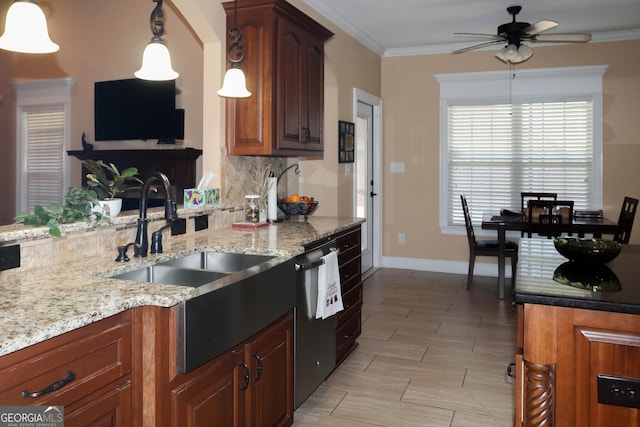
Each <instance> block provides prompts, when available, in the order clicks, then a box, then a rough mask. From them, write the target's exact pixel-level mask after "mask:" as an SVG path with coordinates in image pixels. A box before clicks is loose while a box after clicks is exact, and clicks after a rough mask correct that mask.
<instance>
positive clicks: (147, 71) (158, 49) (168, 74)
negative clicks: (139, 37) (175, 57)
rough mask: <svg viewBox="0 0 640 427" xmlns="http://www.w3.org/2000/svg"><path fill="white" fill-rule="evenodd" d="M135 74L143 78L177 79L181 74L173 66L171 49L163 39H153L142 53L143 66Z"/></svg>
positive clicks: (156, 79) (157, 79) (158, 79)
mask: <svg viewBox="0 0 640 427" xmlns="http://www.w3.org/2000/svg"><path fill="white" fill-rule="evenodd" d="M134 74H135V76H136V77H137V78H139V79H142V80H155V81H162V80H175V79H177V78H178V76H179V74H178V73H176V72H175V71H174V69H173V67H172V66H171V55H170V54H169V49H167V47H166V46H165V45H164V43H162V40H156V41H154V40H151V42H150V43H149V44H148V45H147V47H145V48H144V52H143V53H142V66H141V67H140V69H139V70H138V71H136V72H135V73H134Z"/></svg>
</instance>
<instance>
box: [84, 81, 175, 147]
mask: <svg viewBox="0 0 640 427" xmlns="http://www.w3.org/2000/svg"><path fill="white" fill-rule="evenodd" d="M181 117H182V122H183V121H184V119H183V117H184V111H183V110H182V111H181V110H178V111H177V110H176V83H175V80H169V81H161V82H158V81H148V80H140V79H125V80H112V81H106V82H95V86H94V138H95V140H96V141H122V140H132V139H143V140H147V139H159V140H173V139H180V138H183V137H184V136H183V135H181V133H183V132H184V130H183V129H180V123H179V122H180V121H181V120H180V118H181ZM183 126H184V125H183Z"/></svg>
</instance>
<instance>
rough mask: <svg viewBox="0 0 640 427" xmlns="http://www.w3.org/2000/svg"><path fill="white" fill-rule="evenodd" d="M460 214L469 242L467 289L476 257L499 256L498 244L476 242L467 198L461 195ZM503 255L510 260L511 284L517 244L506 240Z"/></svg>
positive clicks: (514, 276) (489, 241) (516, 255)
mask: <svg viewBox="0 0 640 427" xmlns="http://www.w3.org/2000/svg"><path fill="white" fill-rule="evenodd" d="M460 200H461V202H462V212H463V213H464V224H465V226H466V228H467V240H468V241H469V271H468V273H467V289H469V286H470V285H471V279H472V278H473V270H474V267H475V264H476V257H477V256H492V257H498V256H500V244H499V243H498V241H497V240H477V239H476V235H475V233H474V231H473V223H472V222H471V215H470V214H469V206H468V205H467V198H466V197H465V196H464V195H463V194H461V195H460ZM504 255H505V257H509V258H511V275H512V278H513V279H512V282H513V283H515V280H516V266H517V265H518V244H517V243H516V242H514V241H511V240H507V241H506V242H505V243H504Z"/></svg>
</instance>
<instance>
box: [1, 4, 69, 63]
mask: <svg viewBox="0 0 640 427" xmlns="http://www.w3.org/2000/svg"><path fill="white" fill-rule="evenodd" d="M0 49H5V50H11V51H14V52H22V53H51V52H57V51H58V49H60V46H58V45H57V44H55V43H54V42H52V41H51V39H50V38H49V30H48V29H47V20H46V19H45V17H44V13H43V12H42V9H40V6H38V5H37V4H36V3H35V2H33V1H28V0H18V1H15V2H14V3H13V4H12V5H11V7H10V8H9V10H8V11H7V19H6V23H5V26H4V34H3V35H2V37H0Z"/></svg>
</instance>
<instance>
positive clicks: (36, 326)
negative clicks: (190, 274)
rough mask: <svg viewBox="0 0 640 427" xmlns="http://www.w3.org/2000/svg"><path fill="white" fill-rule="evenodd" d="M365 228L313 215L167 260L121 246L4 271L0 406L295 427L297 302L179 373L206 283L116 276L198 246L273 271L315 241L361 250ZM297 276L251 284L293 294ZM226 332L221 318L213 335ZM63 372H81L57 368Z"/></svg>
mask: <svg viewBox="0 0 640 427" xmlns="http://www.w3.org/2000/svg"><path fill="white" fill-rule="evenodd" d="M119 221H125V222H126V221H127V220H126V219H119ZM159 222H160V224H159V225H161V223H162V222H161V221H159ZM362 222H363V221H362V220H361V219H357V218H331V217H312V218H309V221H308V222H305V221H285V222H282V223H277V224H272V225H269V226H268V227H264V228H258V229H255V230H249V231H247V230H237V229H233V228H232V227H228V226H227V227H224V226H223V227H219V228H216V229H208V230H201V231H197V232H194V233H187V234H184V235H178V236H166V237H167V239H166V240H165V243H164V248H165V251H164V253H163V254H157V255H151V254H150V255H149V256H148V257H147V258H142V259H139V258H134V257H131V261H129V262H126V263H118V262H115V261H114V259H115V257H116V251H115V249H116V248H115V245H114V246H108V247H104V248H100V250H98V251H96V252H95V253H94V254H93V255H91V256H85V253H83V251H82V250H78V251H77V253H73V254H71V256H69V255H70V254H67V255H65V259H66V261H65V262H61V263H60V265H49V266H48V267H47V268H32V267H29V268H25V270H24V271H21V269H16V270H13V271H8V272H3V273H2V274H3V277H2V278H3V280H2V283H1V284H0V289H1V290H2V292H1V293H0V309H2V313H3V314H2V316H1V317H0V328H2V329H1V330H2V331H3V334H2V337H1V338H0V356H2V357H0V384H3V386H2V387H0V403H3V404H14V405H15V404H30V405H64V406H65V422H66V423H67V422H68V425H94V424H96V425H105V424H108V425H122V426H129V425H149V426H152V425H153V426H159V425H175V426H178V425H180V426H187V425H192V426H198V425H203V426H212V425H230V424H229V423H233V424H234V425H290V423H291V422H292V414H293V395H292V387H293V377H292V376H293V359H292V357H293V316H292V308H293V305H290V306H288V308H287V309H286V310H284V309H283V311H282V313H280V312H278V315H277V316H272V317H271V318H270V320H269V322H270V323H269V324H266V323H265V324H264V325H261V326H260V328H262V329H259V328H256V329H255V331H257V332H255V333H254V332H251V334H252V335H251V336H249V335H248V334H247V336H245V337H244V338H242V340H241V341H238V343H237V345H235V346H234V347H233V348H230V349H228V350H227V351H226V352H224V353H222V354H220V355H219V356H217V357H215V358H214V359H213V360H210V361H209V362H203V364H202V365H200V366H198V367H195V368H194V369H192V370H190V371H189V372H184V373H181V372H177V370H176V364H177V362H176V360H177V359H178V358H179V357H180V350H179V349H178V348H177V346H176V342H177V341H176V337H178V336H179V335H180V331H179V330H178V329H179V327H180V326H179V325H180V322H177V319H178V318H179V317H180V307H182V306H184V305H185V303H187V302H189V301H194V300H195V299H197V298H199V297H201V296H202V293H203V292H205V291H203V289H207V287H209V288H211V285H210V284H207V285H205V286H202V287H189V286H175V285H166V284H154V283H147V282H136V281H128V280H121V279H116V278H114V277H113V276H115V275H118V274H122V273H125V272H130V271H133V270H138V269H141V268H147V267H149V266H153V265H155V264H159V263H162V262H165V261H170V260H173V259H176V258H181V257H184V256H185V255H189V254H195V253H199V252H202V251H213V252H233V253H245V254H246V253H249V254H258V255H269V256H270V257H272V258H271V259H270V260H269V261H266V264H269V266H270V267H269V268H273V269H277V268H281V267H284V266H285V265H287V266H291V268H293V258H294V257H296V256H297V255H299V254H301V253H303V252H304V250H305V248H304V246H306V245H308V244H311V243H314V242H318V241H323V240H326V239H329V238H337V239H338V241H339V242H340V241H341V239H342V240H344V239H345V237H342V236H356V237H357V240H358V246H355V248H359V225H360V224H361V223H362ZM119 231H120V232H124V233H125V236H126V237H127V238H129V234H131V239H132V238H133V235H134V232H135V230H134V229H131V228H127V227H124V229H123V228H122V226H121V225H120V230H119ZM19 232H23V230H21V231H19ZM92 232H93V231H92V230H88V231H87V232H86V233H85V232H83V231H82V230H80V231H79V232H78V233H79V234H78V235H79V236H81V238H80V239H76V240H88V241H90V242H93V240H92V237H91V233H92ZM107 232H111V233H113V232H112V231H110V230H109V229H107ZM11 233H15V230H11ZM28 233H31V234H32V233H35V234H37V233H41V231H39V230H34V231H28ZM83 238H84V239H83ZM37 239H41V237H37ZM350 239H351V237H349V238H348V239H347V240H344V241H345V244H346V243H348V242H350ZM48 240H51V241H54V242H55V243H56V244H59V245H60V247H67V248H68V247H72V248H73V247H75V248H80V249H82V247H83V246H82V243H78V242H73V243H70V242H66V241H65V239H64V238H63V239H59V240H56V239H51V238H49V239H48ZM71 240H73V239H71V238H70V241H71ZM97 241H101V240H100V238H98V239H97ZM46 243H47V242H45V245H38V246H37V248H36V249H34V248H33V247H29V251H30V253H34V251H35V253H37V254H39V255H40V256H46V255H47V254H46V253H45V251H44V250H42V249H39V246H43V247H48V246H46ZM345 247H350V245H346V246H345ZM54 255H55V256H57V255H58V254H52V256H54ZM357 261H358V263H357V266H358V270H357V273H358V275H357V280H358V281H359V272H360V271H359V259H358V260H357ZM351 264H353V263H351ZM351 264H349V265H351ZM261 265H263V264H261ZM260 268H262V267H260ZM258 270H259V269H258ZM278 271H279V270H278ZM348 274H349V276H351V274H352V272H351V271H349V272H348ZM341 275H342V270H341ZM292 276H293V272H292V273H287V274H286V275H282V276H281V278H280V279H271V280H269V281H265V282H256V280H254V281H253V282H252V283H253V284H252V285H251V286H254V287H255V286H258V287H257V288H255V289H258V290H259V291H260V292H263V293H264V292H267V294H268V288H265V287H270V286H272V284H273V285H277V286H278V287H279V288H280V289H283V288H284V289H290V290H291V293H292V294H295V288H294V286H295V283H291V284H290V285H289V284H288V283H289V281H290V280H291V277H292ZM224 280H225V279H224V278H223V279H221V282H224ZM285 282H286V283H287V285H286V286H285V285H284V283H285ZM247 283H248V282H247ZM230 286H235V285H233V284H231V285H230ZM359 290H360V295H361V289H359ZM214 292H215V291H214ZM249 298H250V299H251V297H249ZM260 298H262V297H260ZM287 299H291V300H293V299H294V296H293V295H291V298H287ZM238 303H241V302H240V301H239V302H238ZM360 304H361V300H360ZM354 308H357V309H358V310H359V307H354ZM345 312H346V310H345ZM351 312H353V311H351ZM233 317H234V318H235V320H234V321H236V322H238V321H242V318H244V315H243V314H242V313H237V312H236V313H234V315H233ZM276 317H278V318H276ZM357 317H358V320H359V317H360V314H359V311H357ZM230 320H231V319H230ZM337 324H339V322H338V323H337ZM358 324H359V323H358ZM226 325H227V324H226V322H217V323H216V324H211V325H208V326H206V328H209V329H220V328H222V329H224V328H225V327H226ZM337 331H338V330H337ZM354 340H355V337H354ZM225 348H226V347H225ZM67 365H68V366H75V368H74V369H73V370H71V369H69V370H68V371H67V369H66V368H65V369H62V367H64V366H67ZM54 368H55V369H54ZM65 372H66V374H65ZM48 385H50V386H48ZM51 387H53V392H51V391H52V390H51ZM21 393H22V399H20V397H19V396H20V394H21ZM16 396H17V397H16ZM212 414H214V415H212ZM67 415H69V417H67ZM212 416H213V418H212ZM212 419H215V420H216V422H215V423H214V422H213V421H212ZM105 420H109V421H107V422H105ZM65 425H66V424H65Z"/></svg>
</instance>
